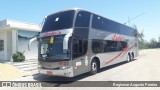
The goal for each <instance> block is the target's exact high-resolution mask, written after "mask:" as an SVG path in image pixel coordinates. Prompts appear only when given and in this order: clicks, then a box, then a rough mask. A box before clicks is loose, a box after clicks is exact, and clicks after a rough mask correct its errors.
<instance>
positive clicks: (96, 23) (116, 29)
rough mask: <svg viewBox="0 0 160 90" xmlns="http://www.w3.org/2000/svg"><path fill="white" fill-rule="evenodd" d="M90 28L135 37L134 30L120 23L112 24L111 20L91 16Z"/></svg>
mask: <svg viewBox="0 0 160 90" xmlns="http://www.w3.org/2000/svg"><path fill="white" fill-rule="evenodd" d="M92 27H93V28H95V29H98V30H104V31H109V32H113V33H118V34H124V35H128V36H135V30H134V29H132V28H130V27H128V26H125V25H122V24H120V23H117V22H114V21H112V20H109V19H106V18H103V17H100V16H98V15H93V20H92Z"/></svg>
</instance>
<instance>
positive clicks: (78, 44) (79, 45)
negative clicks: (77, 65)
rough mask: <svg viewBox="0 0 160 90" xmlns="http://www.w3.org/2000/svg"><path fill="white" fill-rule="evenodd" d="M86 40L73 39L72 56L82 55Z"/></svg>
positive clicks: (85, 47) (85, 48)
mask: <svg viewBox="0 0 160 90" xmlns="http://www.w3.org/2000/svg"><path fill="white" fill-rule="evenodd" d="M87 45H88V42H87V40H77V39H74V43H73V58H77V57H80V56H83V55H85V54H86V52H87Z"/></svg>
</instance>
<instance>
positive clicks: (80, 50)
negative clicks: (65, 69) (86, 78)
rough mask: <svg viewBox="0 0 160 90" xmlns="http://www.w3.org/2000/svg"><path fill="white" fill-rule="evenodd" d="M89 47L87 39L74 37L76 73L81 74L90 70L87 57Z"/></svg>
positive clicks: (74, 69)
mask: <svg viewBox="0 0 160 90" xmlns="http://www.w3.org/2000/svg"><path fill="white" fill-rule="evenodd" d="M87 47H88V42H87V40H82V39H73V49H72V50H73V54H72V58H73V59H72V60H73V72H74V75H79V74H82V73H85V72H87V71H88V70H89V68H88V60H87V58H86V52H87ZM86 60H87V61H86Z"/></svg>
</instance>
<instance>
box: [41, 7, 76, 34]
mask: <svg viewBox="0 0 160 90" xmlns="http://www.w3.org/2000/svg"><path fill="white" fill-rule="evenodd" d="M74 13H75V11H74V10H70V11H64V12H59V13H56V14H52V15H49V16H48V17H47V18H46V21H45V23H44V25H43V28H42V32H48V31H55V30H60V29H68V28H71V27H72V25H73V18H74Z"/></svg>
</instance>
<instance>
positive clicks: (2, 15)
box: [0, 0, 160, 41]
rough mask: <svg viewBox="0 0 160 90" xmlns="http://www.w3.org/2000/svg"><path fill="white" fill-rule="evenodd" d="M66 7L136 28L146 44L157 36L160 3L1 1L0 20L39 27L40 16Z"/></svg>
mask: <svg viewBox="0 0 160 90" xmlns="http://www.w3.org/2000/svg"><path fill="white" fill-rule="evenodd" d="M68 8H82V9H85V10H89V11H91V12H94V13H97V14H99V15H101V16H104V17H106V18H108V19H111V20H114V21H117V22H120V23H125V22H127V21H128V20H129V19H132V18H134V17H136V16H138V15H140V14H141V15H140V16H138V17H137V18H136V19H134V20H132V21H131V22H130V24H129V23H127V24H126V25H128V26H133V25H136V26H137V28H138V30H139V31H140V32H141V31H143V32H144V39H146V40H147V41H149V40H150V39H152V38H155V39H157V38H158V36H160V0H1V1H0V21H1V20H5V19H11V20H17V21H23V22H30V23H37V24H40V23H41V22H42V21H43V19H44V17H45V16H47V15H49V14H52V13H54V12H57V11H59V10H63V9H68Z"/></svg>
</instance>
